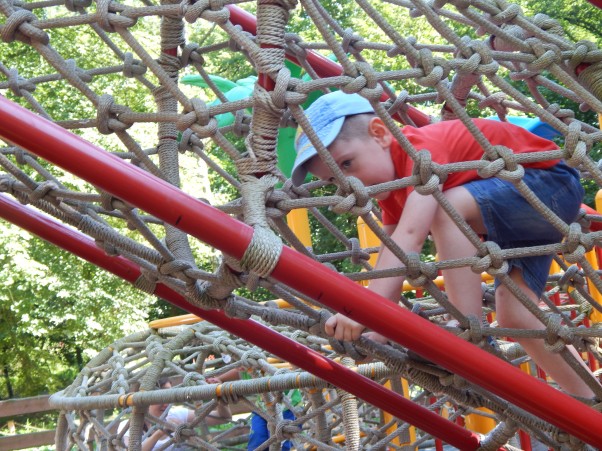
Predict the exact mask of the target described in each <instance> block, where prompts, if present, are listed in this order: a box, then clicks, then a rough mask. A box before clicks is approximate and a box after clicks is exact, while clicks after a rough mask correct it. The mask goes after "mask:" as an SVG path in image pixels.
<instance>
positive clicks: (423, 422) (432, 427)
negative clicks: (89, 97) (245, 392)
mask: <svg viewBox="0 0 602 451" xmlns="http://www.w3.org/2000/svg"><path fill="white" fill-rule="evenodd" d="M0 217H2V218H4V219H6V220H7V221H10V222H12V223H13V224H15V225H17V226H19V227H21V228H22V229H25V230H27V231H29V232H31V233H33V234H34V235H37V236H38V237H40V238H42V239H44V240H46V241H48V242H50V243H52V244H55V245H56V246H59V247H61V248H63V249H65V250H66V251H68V252H70V253H72V254H74V255H77V256H78V257H80V258H83V259H84V260H87V261H89V262H90V263H93V264H95V265H96V266H99V267H101V268H103V269H105V270H107V271H109V272H111V273H113V274H115V275H116V276H119V277H121V278H122V279H124V280H126V281H128V282H130V283H132V284H133V283H135V282H136V280H137V279H138V277H140V275H141V272H140V268H139V267H138V266H137V265H135V264H134V263H133V262H131V261H129V260H127V259H125V258H123V257H121V256H109V255H107V254H106V253H105V252H104V251H103V250H102V249H101V248H100V247H98V246H96V244H95V243H94V241H93V240H92V239H91V238H89V237H88V236H86V235H83V234H81V233H80V232H77V231H76V230H73V229H69V228H67V227H66V226H64V225H63V224H61V223H59V222H57V221H55V220H54V219H53V218H50V217H49V216H46V215H45V214H42V213H39V212H38V211H36V210H33V209H31V208H28V207H25V206H23V205H21V204H19V203H18V202H16V201H14V200H12V199H10V198H8V197H7V196H6V195H0ZM154 293H155V294H156V295H157V296H160V297H161V298H163V299H166V300H168V301H169V302H171V303H172V304H174V305H177V306H178V307H180V308H183V309H185V310H187V311H189V312H191V313H194V314H196V315H198V316H200V317H202V318H203V319H205V320H207V321H209V322H211V323H213V324H215V325H217V326H219V327H221V328H222V329H224V330H227V331H229V332H231V333H233V334H236V335H237V336H239V337H241V338H243V339H245V340H247V341H249V342H250V343H253V344H254V345H257V346H259V347H260V348H262V349H265V350H267V351H268V352H270V353H273V354H275V355H277V356H278V357H280V358H282V359H284V360H285V361H288V362H291V363H292V364H294V365H296V366H298V367H300V368H303V369H304V370H306V371H309V372H310V373H312V374H314V375H315V376H317V377H319V378H321V379H324V380H325V381H328V382H330V383H331V384H333V385H336V386H338V387H341V388H342V389H344V390H346V391H348V392H350V393H354V394H355V395H357V396H358V397H360V398H362V399H364V400H366V401H367V402H369V403H370V404H373V405H375V406H377V407H379V408H381V409H383V410H385V411H387V412H389V413H392V414H393V415H395V416H396V417H398V418H401V419H402V420H404V421H407V422H408V423H410V424H413V425H414V426H416V427H418V428H420V429H422V430H424V431H426V432H428V433H430V434H432V435H434V436H436V437H441V438H442V439H443V440H445V441H446V442H447V443H449V444H451V445H453V446H456V447H458V448H459V449H466V450H474V449H477V448H478V446H479V437H478V436H477V435H476V434H474V433H472V432H470V431H467V430H466V429H463V428H461V427H460V426H458V425H456V424H454V423H452V422H451V421H449V420H446V419H445V418H443V417H441V416H439V415H437V414H436V413H434V412H431V411H430V410H428V409H426V408H424V407H422V406H419V405H417V404H414V403H413V402H411V401H409V400H408V399H406V398H404V397H403V396H401V395H400V394H398V393H396V392H393V391H391V390H388V389H387V388H385V387H383V386H382V385H380V384H378V383H377V382H375V381H373V380H371V379H368V378H366V377H364V376H362V375H360V374H358V373H356V372H355V371H353V370H351V369H349V368H347V367H345V366H343V365H341V364H339V363H336V362H334V361H332V360H330V359H327V358H326V357H324V356H323V355H321V354H319V353H317V352H316V351H313V350H312V349H310V348H308V347H307V346H304V345H302V344H300V343H297V342H296V341H293V340H291V339H290V338H287V337H285V336H284V335H281V334H279V333H278V332H276V331H274V330H272V329H270V328H269V327H266V326H264V325H263V324H260V323H258V322H256V321H253V320H246V321H245V320H240V319H234V318H228V317H227V316H226V315H225V314H224V313H223V312H222V311H221V310H203V309H201V308H199V307H197V306H195V305H192V304H190V303H188V302H187V301H186V299H185V298H184V297H183V296H181V295H180V294H178V293H177V292H175V291H173V290H172V289H171V288H169V287H167V286H165V285H163V284H157V287H156V290H155V292H154Z"/></svg>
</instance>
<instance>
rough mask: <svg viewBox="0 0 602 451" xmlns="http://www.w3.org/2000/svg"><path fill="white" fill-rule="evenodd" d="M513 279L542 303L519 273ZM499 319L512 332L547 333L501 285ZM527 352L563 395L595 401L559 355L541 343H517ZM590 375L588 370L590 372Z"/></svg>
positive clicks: (541, 341)
mask: <svg viewBox="0 0 602 451" xmlns="http://www.w3.org/2000/svg"><path fill="white" fill-rule="evenodd" d="M509 276H510V278H511V279H512V280H513V281H514V283H516V284H517V285H518V287H519V288H520V289H521V290H522V291H523V292H524V293H525V294H526V295H527V296H528V297H529V299H530V300H531V302H533V303H538V301H539V299H538V297H537V295H535V293H533V291H531V290H530V289H529V287H528V286H527V285H526V284H525V281H524V280H523V276H522V272H521V270H520V269H517V268H515V269H513V270H512V271H511V272H510V274H509ZM495 303H496V319H497V322H498V324H499V325H500V327H504V328H512V329H533V330H541V329H544V325H543V324H542V323H541V322H540V321H539V320H538V319H537V318H536V317H535V316H534V315H533V314H532V313H531V312H529V310H527V308H526V307H525V306H524V305H523V304H522V303H521V302H520V301H519V300H518V299H516V297H515V296H514V295H513V294H512V293H511V292H510V291H509V290H508V288H506V287H505V286H504V285H500V286H499V287H498V288H497V290H496V292H495ZM517 341H518V343H519V344H520V345H521V346H522V347H523V349H524V350H525V352H526V353H527V354H528V355H529V356H530V357H531V358H532V359H533V361H534V362H535V363H536V364H537V365H538V366H539V367H541V368H542V369H543V370H544V371H545V372H546V373H547V374H549V375H550V377H551V378H552V379H554V381H556V383H557V384H558V385H559V386H560V387H562V389H563V390H564V391H566V392H567V393H570V394H572V395H576V396H581V397H583V398H593V397H594V392H593V391H592V389H591V388H589V387H588V386H587V384H586V383H585V382H584V381H583V380H582V379H581V378H580V377H579V376H578V375H577V374H576V373H575V371H574V370H573V369H572V368H571V367H570V365H569V364H568V363H566V361H565V360H564V359H563V358H562V356H561V355H560V354H555V353H552V352H549V351H548V350H547V349H546V348H545V345H544V342H543V340H541V339H528V338H520V339H517ZM567 349H569V351H570V352H571V353H572V354H573V355H574V356H575V358H576V359H577V361H578V362H580V363H581V364H582V365H583V367H584V368H586V369H587V366H586V365H585V363H584V362H583V359H582V358H581V356H580V355H579V353H578V352H577V350H576V349H575V348H574V347H573V346H567ZM588 371H589V369H588Z"/></svg>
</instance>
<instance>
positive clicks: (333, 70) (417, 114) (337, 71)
mask: <svg viewBox="0 0 602 451" xmlns="http://www.w3.org/2000/svg"><path fill="white" fill-rule="evenodd" d="M226 8H228V10H230V21H231V22H232V23H233V24H235V25H240V26H241V27H242V29H243V30H245V31H247V32H249V33H251V34H253V35H255V34H257V19H256V18H255V16H254V15H253V14H251V13H249V12H247V11H245V10H244V9H242V8H240V7H238V6H236V5H226ZM286 58H287V59H288V60H289V61H291V62H292V63H295V64H297V65H299V61H298V60H297V59H296V58H295V57H294V56H292V55H288V54H287V55H286ZM306 59H307V61H308V63H309V64H310V65H311V67H313V69H314V70H315V71H316V73H317V74H318V75H319V76H320V77H336V76H337V75H341V74H342V73H343V68H342V67H341V65H340V64H338V63H335V62H334V61H331V60H329V59H328V58H326V57H325V56H322V55H320V54H319V53H317V52H314V51H313V50H308V51H307V55H306ZM387 99H388V96H387V95H386V94H383V97H382V98H381V100H382V101H385V100H387ZM408 117H409V118H410V119H412V121H414V123H415V124H416V126H417V127H422V126H424V125H428V124H430V123H431V120H430V118H429V116H428V115H426V114H424V113H423V112H422V111H420V110H418V109H416V108H414V107H413V106H411V105H410V106H408Z"/></svg>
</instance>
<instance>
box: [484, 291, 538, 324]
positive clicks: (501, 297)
mask: <svg viewBox="0 0 602 451" xmlns="http://www.w3.org/2000/svg"><path fill="white" fill-rule="evenodd" d="M495 305H496V309H495V310H496V315H495V318H496V321H497V323H498V326H499V327H503V328H506V329H533V328H536V327H537V325H540V323H539V320H538V319H537V318H536V317H535V316H534V315H533V314H532V313H531V312H530V311H529V310H528V309H527V308H526V307H525V306H524V305H523V304H522V303H521V302H520V301H519V300H518V299H516V298H515V297H514V296H513V295H512V293H510V291H509V290H508V289H507V288H506V287H504V286H499V287H498V288H497V290H496V293H495Z"/></svg>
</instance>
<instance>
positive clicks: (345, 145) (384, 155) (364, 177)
mask: <svg viewBox="0 0 602 451" xmlns="http://www.w3.org/2000/svg"><path fill="white" fill-rule="evenodd" d="M389 145H390V144H389ZM389 145H384V144H383V142H382V140H381V139H379V138H378V137H373V136H370V135H366V138H365V139H360V138H353V139H350V140H340V139H337V140H335V141H334V142H333V143H332V144H331V145H330V146H329V147H328V150H329V151H330V155H331V156H332V158H333V159H334V161H335V162H336V164H337V166H338V167H339V168H340V169H341V172H342V173H343V174H344V175H345V176H347V177H356V178H358V179H359V180H361V182H362V183H363V184H364V185H365V186H372V185H377V184H379V183H384V182H390V181H392V180H395V179H396V178H397V177H396V173H395V166H394V165H393V161H392V160H391V154H390V151H389ZM306 168H307V170H308V171H309V172H310V173H312V174H313V175H315V176H316V177H318V178H319V179H320V180H334V179H333V174H332V171H331V170H330V168H329V167H328V165H327V164H326V163H324V162H323V161H322V160H321V159H320V158H319V157H317V156H316V157H314V158H312V159H311V160H309V162H308V163H306ZM389 194H390V193H389V192H387V193H381V194H378V195H376V196H374V197H375V199H378V200H384V199H386V198H387V197H389Z"/></svg>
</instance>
